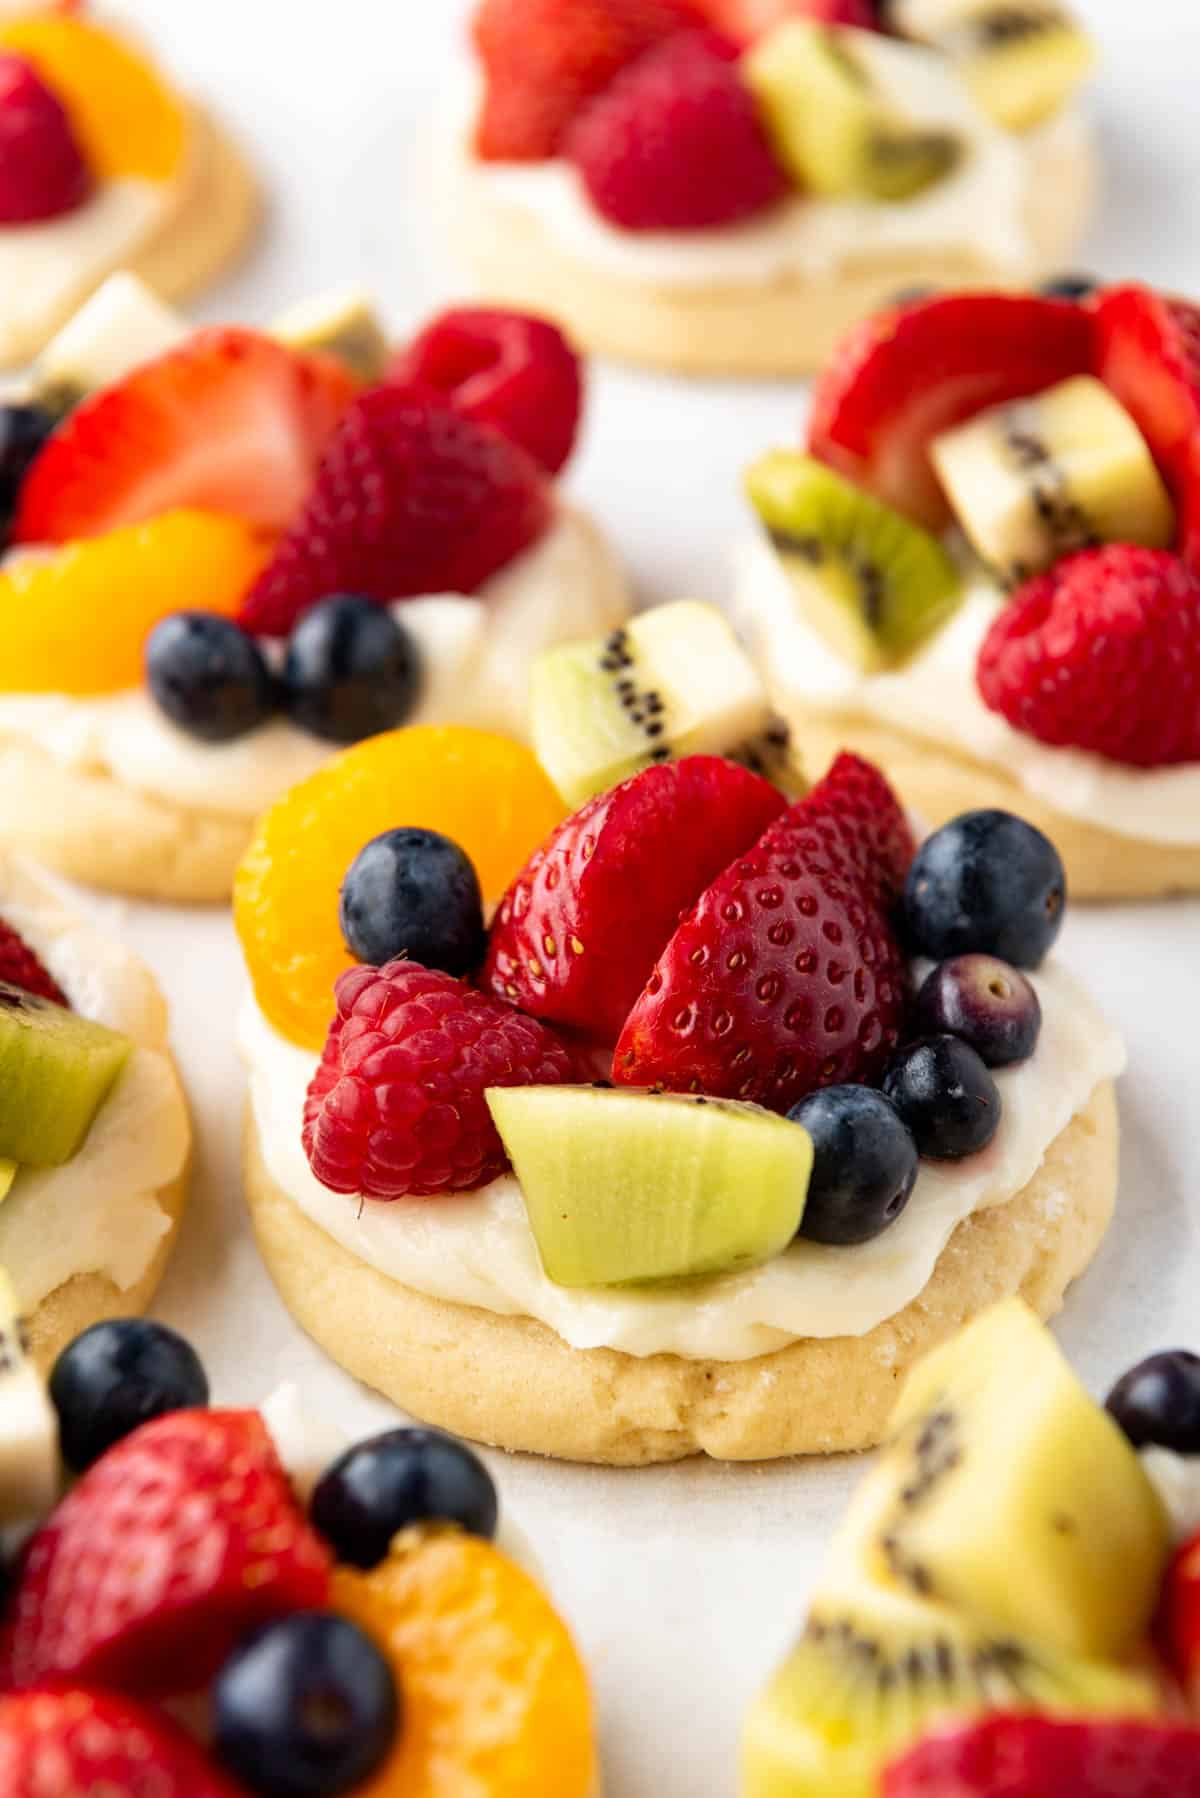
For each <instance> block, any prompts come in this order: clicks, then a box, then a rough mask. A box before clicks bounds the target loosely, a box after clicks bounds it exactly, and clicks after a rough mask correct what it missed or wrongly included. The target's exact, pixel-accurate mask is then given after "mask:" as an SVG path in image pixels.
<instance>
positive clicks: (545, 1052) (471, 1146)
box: [304, 961, 579, 1199]
mask: <svg viewBox="0 0 1200 1798" xmlns="http://www.w3.org/2000/svg"><path fill="white" fill-rule="evenodd" d="M335 992H336V995H337V1015H336V1017H335V1018H334V1020H333V1023H332V1024H331V1025H330V1028H329V1039H328V1041H327V1042H326V1044H325V1050H324V1053H323V1054H322V1056H321V1065H320V1067H319V1068H318V1069H317V1071H316V1073H315V1074H314V1075H313V1078H312V1084H311V1086H310V1087H309V1089H308V1098H307V1100H306V1101H305V1105H304V1149H305V1153H306V1154H307V1156H308V1159H309V1163H310V1165H311V1167H312V1170H313V1173H314V1174H315V1175H316V1176H317V1179H318V1180H320V1182H321V1184H322V1185H323V1186H328V1187H329V1188H330V1189H331V1190H332V1191H334V1192H348V1193H364V1194H365V1195H366V1196H367V1197H368V1198H371V1199H400V1198H404V1197H414V1198H430V1197H432V1196H433V1195H434V1194H436V1193H442V1192H469V1191H470V1190H471V1189H472V1188H474V1187H476V1186H485V1185H486V1184H487V1182H488V1181H489V1180H495V1179H496V1178H497V1177H498V1176H499V1175H500V1174H502V1173H503V1172H504V1170H505V1169H506V1168H507V1166H508V1156H507V1155H506V1153H505V1150H504V1145H503V1143H502V1142H501V1141H500V1137H499V1134H498V1132H497V1130H496V1126H495V1125H494V1124H493V1122H492V1114H491V1112H490V1111H489V1110H488V1107H487V1100H486V1099H485V1097H484V1094H485V1093H486V1091H487V1089H488V1087H489V1086H560V1085H562V1084H563V1083H564V1082H566V1081H570V1080H574V1079H576V1078H577V1077H578V1072H579V1070H578V1068H577V1066H576V1062H575V1058H574V1056H573V1055H572V1053H571V1051H570V1050H569V1049H568V1048H566V1046H565V1045H564V1044H563V1043H561V1042H560V1041H559V1039H558V1038H557V1037H556V1036H555V1035H554V1034H553V1033H552V1032H551V1031H549V1030H547V1029H546V1026H545V1025H544V1024H539V1023H537V1022H536V1020H535V1019H533V1018H527V1017H524V1016H523V1015H522V1014H521V1013H520V1012H519V1011H515V1010H514V1009H513V1007H512V1006H511V1005H506V1004H504V1002H503V1001H502V1000H500V999H493V998H490V997H489V996H488V994H486V993H479V992H476V991H475V990H474V988H473V987H469V986H467V985H466V984H465V982H463V981H461V980H455V979H453V978H452V977H451V976H450V975H449V974H441V973H438V972H436V971H434V970H433V969H429V968H422V967H418V966H417V964H416V963H415V962H409V961H390V962H388V963H387V964H386V966H384V967H382V968H351V969H350V971H349V973H346V974H343V975H342V976H341V978H340V980H339V981H338V983H337V986H336V988H335Z"/></svg>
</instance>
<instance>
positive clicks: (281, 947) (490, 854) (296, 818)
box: [233, 725, 563, 1049]
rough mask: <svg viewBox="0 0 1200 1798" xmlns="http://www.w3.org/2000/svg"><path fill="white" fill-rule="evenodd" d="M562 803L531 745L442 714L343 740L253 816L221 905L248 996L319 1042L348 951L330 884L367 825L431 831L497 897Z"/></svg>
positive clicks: (335, 885) (370, 832)
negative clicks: (250, 836)
mask: <svg viewBox="0 0 1200 1798" xmlns="http://www.w3.org/2000/svg"><path fill="white" fill-rule="evenodd" d="M562 815H563V804H562V800H561V799H560V798H559V797H558V794H557V793H556V792H555V790H554V788H553V787H552V786H551V785H550V782H549V780H548V779H547V778H546V776H545V774H543V772H542V770H541V768H540V766H539V765H538V762H537V760H536V759H535V757H534V755H533V753H532V751H531V750H528V749H526V748H524V747H522V745H521V744H520V743H514V742H512V741H511V740H510V739H509V738H508V737H498V736H493V735H492V734H491V733H490V732H488V731H482V730H465V729H459V728H457V727H455V726H434V725H419V726H416V727H414V728H412V729H410V730H394V731H388V732H386V733H385V734H384V735H383V736H379V737H370V738H368V739H367V741H366V742H365V743H356V744H355V746H354V748H353V749H347V750H345V751H344V752H343V753H342V754H341V755H339V756H337V757H335V759H334V760H333V761H332V762H330V763H329V765H328V766H327V767H325V768H322V769H320V770H319V772H318V773H316V774H313V775H310V777H309V778H308V780H305V781H301V783H300V785H299V786H297V787H293V788H292V790H291V792H290V793H288V794H286V795H285V796H284V798H282V799H281V800H279V802H278V803H277V804H276V805H273V806H272V807H271V809H270V811H268V812H266V813H264V814H263V816H262V818H261V819H260V820H259V824H258V829H257V831H256V832H255V835H254V840H253V842H252V843H251V845H250V848H249V849H248V850H247V852H246V856H245V858H244V860H243V862H242V865H241V867H240V868H239V870H238V876H237V881H236V883H235V886H234V899H233V915H234V922H235V923H236V925H237V930H238V935H239V936H240V938H241V941H242V948H243V950H244V951H245V956H246V961H247V964H248V966H249V969H250V978H251V981H252V982H253V984H254V992H255V996H256V997H257V999H258V1003H259V1005H260V1006H261V1007H262V1009H263V1011H264V1012H265V1013H266V1015H267V1017H268V1018H269V1019H270V1021H271V1023H272V1024H274V1026H275V1028H276V1029H277V1030H279V1031H282V1033H283V1035H284V1036H286V1037H289V1038H290V1039H291V1041H293V1042H296V1043H302V1044H304V1045H305V1047H307V1048H312V1049H319V1048H321V1047H322V1046H323V1044H324V1042H325V1033H326V1031H327V1029H328V1027H329V1021H330V1019H331V1018H332V1016H333V983H334V981H335V980H336V979H337V977H338V975H339V974H341V973H343V972H344V971H345V969H347V968H349V967H353V965H354V962H353V959H352V957H351V955H350V953H349V951H348V950H347V948H346V946H345V944H344V943H343V941H342V932H341V927H340V924H339V922H338V894H339V893H340V891H341V886H342V881H343V880H344V879H345V877H346V874H347V871H348V870H349V867H350V864H351V862H352V861H353V860H354V858H355V856H356V855H357V854H358V852H359V850H360V849H362V848H364V847H365V846H366V844H367V843H369V842H370V841H371V839H372V837H377V836H379V835H380V834H381V833H382V832H383V831H385V830H392V829H395V828H396V827H397V826H400V825H418V826H421V827H422V828H424V829H426V830H437V831H440V832H441V833H442V835H443V836H447V837H449V838H451V840H452V841H453V842H455V843H457V844H458V845H459V846H460V848H462V849H463V850H464V851H465V852H466V854H467V855H469V856H470V858H471V860H472V861H473V862H474V864H475V868H476V870H477V872H478V874H479V880H480V885H481V886H482V888H483V895H484V899H485V900H486V901H488V902H493V901H495V900H497V899H499V897H500V895H501V894H502V893H503V892H504V890H505V888H506V887H507V886H508V884H509V882H510V881H511V880H512V879H513V877H514V876H515V875H516V874H518V873H519V872H520V870H521V869H522V868H523V867H524V865H525V863H526V862H527V861H528V859H529V857H530V855H531V854H532V853H533V851H534V850H535V849H536V848H537V847H538V846H539V844H540V843H542V842H543V841H544V840H545V838H546V837H547V836H549V834H550V832H551V831H552V830H553V828H554V826H555V825H556V824H557V823H558V821H559V819H560V818H561V817H562Z"/></svg>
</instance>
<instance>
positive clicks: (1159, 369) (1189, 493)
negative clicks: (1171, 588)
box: [1095, 284, 1200, 568]
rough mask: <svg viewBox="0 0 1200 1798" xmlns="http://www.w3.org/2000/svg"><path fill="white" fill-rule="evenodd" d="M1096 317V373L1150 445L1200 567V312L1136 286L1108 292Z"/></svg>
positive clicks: (1187, 549)
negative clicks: (1173, 497)
mask: <svg viewBox="0 0 1200 1798" xmlns="http://www.w3.org/2000/svg"><path fill="white" fill-rule="evenodd" d="M1095 318H1096V325H1095V329H1096V373H1097V374H1098V375H1099V377H1100V379H1101V380H1102V381H1103V382H1104V383H1105V385H1106V386H1107V387H1109V388H1110V389H1111V390H1112V392H1113V393H1114V394H1115V395H1116V396H1117V398H1118V399H1119V400H1120V402H1121V404H1122V405H1123V406H1124V408H1125V410H1126V411H1127V412H1128V413H1129V414H1130V416H1131V417H1132V419H1133V420H1134V423H1135V424H1136V425H1137V427H1138V429H1139V430H1140V431H1141V433H1142V435H1143V437H1144V438H1145V439H1146V442H1147V443H1148V444H1149V445H1150V449H1151V452H1152V453H1153V456H1154V459H1155V461H1156V462H1157V463H1158V465H1159V467H1160V468H1161V470H1162V472H1163V476H1164V478H1165V479H1166V481H1167V483H1168V485H1169V486H1170V488H1171V491H1172V493H1173V494H1174V496H1175V503H1176V505H1177V506H1178V508H1179V547H1180V550H1181V553H1182V554H1183V555H1184V556H1185V557H1186V558H1187V560H1188V561H1190V562H1191V563H1192V565H1193V567H1197V568H1200V306H1190V305H1188V304H1187V303H1186V302H1185V301H1183V300H1172V299H1168V298H1167V297H1166V295H1165V294H1161V293H1155V292H1154V291H1153V289H1152V288H1149V287H1139V286H1137V285H1134V284H1130V285H1129V286H1126V287H1110V288H1108V289H1107V290H1106V291H1105V292H1104V293H1102V294H1101V295H1100V296H1099V299H1098V300H1097V301H1096V304H1095Z"/></svg>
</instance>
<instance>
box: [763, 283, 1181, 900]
mask: <svg viewBox="0 0 1200 1798" xmlns="http://www.w3.org/2000/svg"><path fill="white" fill-rule="evenodd" d="M808 451H809V453H808V454H807V455H802V454H799V453H793V452H791V451H777V452H774V453H771V454H768V455H767V456H765V457H764V458H763V459H762V460H761V461H759V462H758V463H756V464H755V465H754V466H753V467H752V468H751V469H750V471H749V474H748V489H749V495H750V499H751V501H752V502H753V505H754V507H755V509H756V510H757V513H758V516H759V523H760V525H761V527H762V530H761V532H760V533H758V534H757V535H756V537H755V539H754V541H753V542H751V543H750V544H749V545H748V547H747V548H746V549H745V550H744V551H743V553H742V555H741V559H740V563H739V571H738V580H737V590H736V597H735V609H736V613H737V617H738V621H739V623H740V625H741V627H742V630H743V633H744V635H745V637H746V639H747V641H748V643H749V644H750V646H751V648H752V650H753V652H754V653H755V655H756V657H757V659H758V661H759V663H760V665H761V666H762V667H763V668H764V669H765V670H766V671H767V673H768V678H769V681H770V684H771V686H772V689H773V692H774V694H775V697H776V699H777V701H778V703H779V704H780V706H781V708H782V710H783V711H784V713H785V714H786V715H787V716H788V717H789V718H790V719H791V721H792V723H793V725H794V726H795V727H796V728H797V730H798V733H799V736H800V739H801V746H802V748H803V750H804V753H805V755H806V757H811V758H812V760H813V763H814V766H816V767H818V768H819V767H820V766H822V765H823V764H824V763H825V762H826V761H827V760H828V759H829V757H830V756H832V755H833V754H835V753H836V751H837V750H838V749H839V748H841V747H842V746H844V745H848V746H849V747H851V748H853V749H857V750H859V751H860V752H861V753H862V754H864V755H868V756H870V757H872V759H874V760H875V761H877V762H878V764H879V765H880V767H882V768H883V769H884V770H885V772H886V773H887V774H888V776H889V778H890V779H892V780H893V781H894V782H895V785H896V788H897V790H898V792H899V793H900V795H901V797H902V798H903V799H904V801H905V802H906V803H907V804H908V805H910V806H912V807H913V809H914V810H915V811H916V813H917V814H918V815H919V816H920V817H921V818H922V819H924V820H925V821H926V822H927V823H928V824H931V825H937V824H940V823H942V822H943V821H944V820H945V819H947V818H949V817H951V816H953V815H954V814H955V813H957V812H960V811H962V810H963V809H964V808H965V807H968V806H974V807H978V806H981V805H982V806H989V805H995V806H1004V807H1006V808H1008V809H1010V810H1013V811H1016V812H1019V813H1020V814H1021V815H1022V816H1023V817H1026V818H1028V819H1029V820H1030V821H1031V822H1033V823H1034V824H1036V825H1038V826H1039V827H1040V828H1041V829H1042V830H1044V831H1045V832H1046V833H1047V834H1048V835H1049V836H1051V837H1052V838H1053V839H1054V841H1055V843H1056V844H1057V846H1058V848H1059V851H1060V852H1061V854H1062V857H1063V861H1064V863H1065V865H1066V869H1067V874H1068V877H1069V880H1070V883H1071V888H1072V891H1073V893H1074V894H1075V896H1076V897H1078V898H1091V899H1106V898H1129V897H1141V898H1149V897H1153V896H1156V895H1159V894H1163V893H1169V892H1173V891H1196V890H1198V889H1200V311H1197V309H1196V308H1194V307H1192V306H1190V305H1188V304H1186V303H1185V302H1183V301H1180V300H1173V299H1169V298H1167V297H1165V296H1164V295H1162V294H1159V293H1155V292H1152V291H1151V290H1150V289H1148V288H1145V287H1140V286H1135V285H1127V286H1121V287H1109V288H1104V289H1100V290H1097V291H1092V292H1084V293H1082V294H1081V295H1080V296H1079V298H1078V299H1076V300H1071V299H1068V298H1046V297H1022V296H1018V295H996V294H992V295H971V294H946V295H933V296H930V297H928V298H926V299H923V300H919V301H916V302H914V303H912V304H909V305H904V306H900V307H898V308H894V309H892V310H891V311H888V312H885V313H882V314H880V316H879V317H878V318H876V319H874V320H872V321H870V322H869V323H867V324H865V325H862V326H860V327H859V328H858V329H857V330H856V331H855V332H853V333H852V334H851V335H850V337H849V338H848V339H847V340H846V342H845V344H844V345H843V347H842V349H841V350H840V351H839V353H838V354H837V356H836V357H835V358H834V360H833V362H832V363H831V364H830V366H829V368H828V369H827V370H826V372H825V374H824V375H823V376H822V377H821V379H820V380H819V382H818V384H817V390H816V395H815V400H814V405H813V412H812V416H811V420H810V423H809V435H808Z"/></svg>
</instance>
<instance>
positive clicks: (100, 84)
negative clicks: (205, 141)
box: [0, 13, 187, 181]
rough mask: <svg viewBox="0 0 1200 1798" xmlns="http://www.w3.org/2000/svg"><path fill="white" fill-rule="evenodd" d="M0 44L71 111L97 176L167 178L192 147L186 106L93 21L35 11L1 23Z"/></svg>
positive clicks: (147, 66)
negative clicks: (32, 70)
mask: <svg viewBox="0 0 1200 1798" xmlns="http://www.w3.org/2000/svg"><path fill="white" fill-rule="evenodd" d="M0 49H4V50H12V51H15V52H16V54H17V55H18V56H24V57H25V58H26V59H27V60H28V61H29V62H31V63H32V64H33V66H34V68H35V69H36V70H37V72H38V74H39V75H40V76H41V77H42V80H43V81H44V82H45V83H46V85H47V86H48V87H50V88H51V89H52V90H53V91H54V93H55V94H56V95H57V97H58V98H59V99H60V100H61V101H62V103H63V105H64V106H65V107H66V109H67V113H68V115H69V117H70V120H71V123H72V125H73V126H74V127H75V131H76V133H77V134H78V137H79V140H80V143H81V144H82V146H83V151H84V154H85V156H86V157H87V161H88V166H89V167H90V168H91V170H92V173H93V174H94V175H96V176H97V177H98V178H99V179H100V180H102V181H103V180H114V179H116V178H117V177H118V176H121V175H140V176H142V177H144V179H146V180H147V181H169V180H170V179H171V177H172V176H173V175H175V174H177V173H178V171H179V167H180V165H181V163H182V161H183V157H184V152H185V149H186V147H187V111H186V108H185V106H184V104H183V102H182V101H181V100H180V99H179V98H178V97H177V96H176V95H175V94H173V93H172V91H171V90H170V88H168V87H166V86H165V85H164V83H163V82H162V81H161V80H160V79H159V77H158V75H157V74H156V73H155V71H154V69H153V68H152V66H151V65H150V64H149V63H148V62H147V61H146V60H145V58H144V57H141V56H139V55H137V54H136V53H135V52H134V51H133V50H131V49H130V48H129V46H128V45H127V44H126V43H124V42H123V41H122V40H121V39H120V38H118V37H115V36H114V35H113V33H112V32H110V31H105V30H104V29H103V27H102V26H100V25H94V24H92V23H91V22H90V21H89V20H85V19H79V18H69V17H66V16H64V15H62V14H51V13H30V14H28V15H25V16H23V17H21V18H16V19H9V20H6V21H5V22H4V23H3V24H0Z"/></svg>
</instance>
